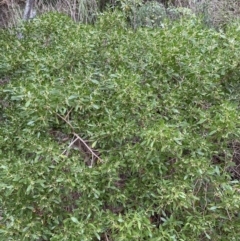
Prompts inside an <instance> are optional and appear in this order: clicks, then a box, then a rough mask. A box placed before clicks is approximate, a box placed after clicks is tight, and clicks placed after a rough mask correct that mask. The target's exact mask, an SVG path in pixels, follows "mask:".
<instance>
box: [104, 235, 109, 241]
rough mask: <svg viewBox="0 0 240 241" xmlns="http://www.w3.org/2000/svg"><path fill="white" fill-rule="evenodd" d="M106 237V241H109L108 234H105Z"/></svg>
mask: <svg viewBox="0 0 240 241" xmlns="http://www.w3.org/2000/svg"><path fill="white" fill-rule="evenodd" d="M104 236H105V239H106V241H109V239H108V236H107V234H106V233H104Z"/></svg>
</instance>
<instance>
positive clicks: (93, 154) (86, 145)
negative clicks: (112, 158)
mask: <svg viewBox="0 0 240 241" xmlns="http://www.w3.org/2000/svg"><path fill="white" fill-rule="evenodd" d="M73 135H74V136H76V137H77V138H78V139H79V140H80V141H81V142H82V143H83V144H84V146H85V147H86V148H87V149H88V150H89V151H90V152H91V154H92V156H95V157H96V158H97V159H98V160H99V161H100V162H103V160H102V159H101V158H100V157H99V156H98V155H97V154H95V153H94V152H93V151H92V149H91V148H90V147H89V146H88V144H87V143H86V142H85V141H84V140H83V139H82V138H81V137H80V136H79V135H78V134H76V133H73Z"/></svg>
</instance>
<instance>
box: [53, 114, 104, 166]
mask: <svg viewBox="0 0 240 241" xmlns="http://www.w3.org/2000/svg"><path fill="white" fill-rule="evenodd" d="M55 113H56V112H55ZM56 114H57V116H59V117H60V118H61V119H62V120H64V121H65V122H66V123H67V124H68V125H69V126H70V127H71V129H72V130H73V135H74V136H75V137H77V139H78V140H79V141H80V142H81V143H82V144H83V145H84V146H85V147H86V148H87V149H88V150H89V151H90V152H91V154H92V162H91V166H92V164H93V157H94V156H95V157H96V158H97V159H98V160H99V161H100V162H101V163H102V162H103V160H102V159H101V158H100V157H99V156H98V155H96V154H95V153H94V152H93V150H92V148H90V147H89V146H88V144H87V143H86V142H85V141H84V140H83V139H82V138H81V137H80V136H79V135H78V134H76V133H75V132H74V128H73V126H72V124H71V123H70V122H69V121H68V120H66V118H64V117H62V116H61V115H59V114H58V113H56ZM77 139H75V140H74V141H73V142H72V143H71V144H70V147H71V145H73V144H74V143H75V141H76V140H77ZM64 153H65V151H64Z"/></svg>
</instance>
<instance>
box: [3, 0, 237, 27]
mask: <svg viewBox="0 0 240 241" xmlns="http://www.w3.org/2000/svg"><path fill="white" fill-rule="evenodd" d="M129 1H131V0H129ZM36 2H37V4H36V10H37V14H38V15H39V14H42V13H44V12H49V11H57V12H60V13H65V14H67V15H69V16H71V18H72V19H73V20H74V21H77V22H79V21H80V22H85V23H89V22H92V21H94V20H95V18H96V13H97V12H98V11H99V7H100V2H101V3H102V2H103V1H99V0H36ZM46 2H47V4H46ZM113 2H115V1H113V0H105V1H104V4H107V3H113ZM157 2H163V3H166V2H167V3H168V4H170V5H173V6H174V7H187V8H190V9H191V10H192V11H193V12H194V13H196V14H201V15H202V16H203V17H204V21H205V23H206V24H207V25H209V26H214V27H218V26H222V25H224V24H225V23H226V22H229V21H232V20H233V19H236V18H239V17H240V1H239V0H169V1H166V0H162V1H160V0H157ZM24 5H25V0H0V26H6V27H9V26H10V27H11V26H16V25H17V24H18V22H19V20H21V19H22V14H23V9H24Z"/></svg>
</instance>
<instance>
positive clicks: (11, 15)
mask: <svg viewBox="0 0 240 241" xmlns="http://www.w3.org/2000/svg"><path fill="white" fill-rule="evenodd" d="M24 7H25V1H21V0H1V1H0V26H3V27H12V26H16V25H17V24H18V23H19V21H20V20H21V19H22V15H23V11H24ZM35 9H36V11H37V14H38V15H40V14H42V13H46V12H50V11H57V12H60V13H64V14H67V15H69V16H70V17H71V18H72V19H73V20H74V21H76V22H84V23H89V22H92V21H93V20H94V19H95V17H96V13H97V12H98V1H97V0H54V1H48V3H47V4H46V1H44V0H38V1H36V6H35Z"/></svg>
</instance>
